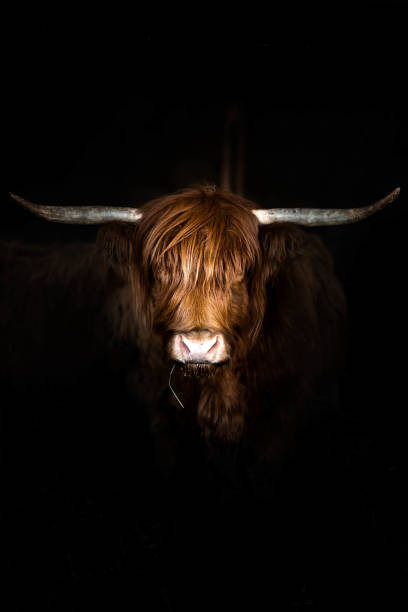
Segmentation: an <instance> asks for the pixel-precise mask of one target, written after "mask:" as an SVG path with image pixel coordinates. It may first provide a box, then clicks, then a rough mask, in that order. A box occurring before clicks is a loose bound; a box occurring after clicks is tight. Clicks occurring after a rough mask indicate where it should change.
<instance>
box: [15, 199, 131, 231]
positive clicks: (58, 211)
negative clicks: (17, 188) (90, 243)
mask: <svg viewBox="0 0 408 612" xmlns="http://www.w3.org/2000/svg"><path fill="white" fill-rule="evenodd" d="M10 196H11V197H12V198H13V200H15V201H16V202H18V203H19V204H21V205H22V206H24V208H27V209H28V210H29V211H31V212H32V213H34V214H35V215H37V216H38V217H42V218H43V219H47V221H55V222H56V223H72V224H77V225H97V224H99V223H109V222H110V221H123V222H126V223H137V222H138V221H140V219H141V218H142V212H141V211H140V210H139V209H138V208H127V207H124V206H44V205H42V204H33V203H32V202H28V201H27V200H24V199H23V198H20V196H18V195H15V194H14V193H10Z"/></svg>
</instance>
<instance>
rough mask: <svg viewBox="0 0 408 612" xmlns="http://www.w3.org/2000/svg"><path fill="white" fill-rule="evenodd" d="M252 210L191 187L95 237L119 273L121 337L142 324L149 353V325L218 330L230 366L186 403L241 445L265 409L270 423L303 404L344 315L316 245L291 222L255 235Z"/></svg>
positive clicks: (211, 430)
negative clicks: (227, 344)
mask: <svg viewBox="0 0 408 612" xmlns="http://www.w3.org/2000/svg"><path fill="white" fill-rule="evenodd" d="M253 208H256V206H255V204H253V203H252V202H249V201H248V200H245V199H243V198H240V197H238V196H236V195H233V194H231V193H228V192H224V191H221V190H219V189H217V188H215V187H213V186H199V187H197V188H191V189H186V190H183V191H181V192H178V193H175V194H172V195H169V196H165V197H163V198H159V199H157V200H153V201H151V202H149V203H147V204H146V205H145V206H144V207H143V218H142V220H141V222H140V225H139V226H138V227H137V228H135V227H132V226H126V225H122V226H120V225H119V224H115V225H113V226H112V227H111V228H110V229H109V228H104V229H103V230H101V235H100V242H101V244H103V249H104V251H105V252H108V253H109V257H110V259H111V260H114V261H116V262H117V263H119V264H120V265H119V267H120V271H121V274H122V275H125V277H126V283H125V285H124V288H123V291H122V296H124V297H123V299H122V300H120V299H119V300H118V299H117V298H118V296H116V302H115V308H116V309H118V305H120V309H119V311H118V310H117V312H116V314H117V317H116V323H115V325H116V326H117V328H121V330H122V333H125V334H128V333H129V331H130V327H131V326H132V325H133V326H134V322H135V321H141V320H143V321H144V324H143V326H142V328H140V326H139V341H140V338H141V337H142V338H143V337H144V338H148V339H147V340H146V341H145V342H144V343H143V342H142V344H144V347H145V349H146V350H147V351H149V350H151V349H152V346H153V344H152V340H151V338H153V337H154V334H155V330H157V331H158V332H159V334H165V333H166V332H168V331H169V329H170V330H182V331H188V329H190V328H191V329H192V328H200V327H202V326H203V325H205V326H206V327H207V326H210V327H214V328H216V329H220V330H222V331H223V332H224V333H226V334H227V335H228V338H229V340H230V341H231V342H232V347H233V348H232V351H231V358H230V361H229V363H228V364H227V365H225V366H222V367H219V368H215V369H214V372H213V375H212V376H209V377H205V378H202V379H199V381H198V382H197V385H200V390H199V397H198V400H197V402H198V403H194V406H192V409H193V410H195V411H196V418H197V421H198V423H199V425H200V427H201V429H202V430H203V431H204V432H205V433H206V434H207V435H210V434H211V435H215V436H216V437H219V438H223V439H235V440H236V439H239V438H240V437H241V436H242V433H243V431H244V429H245V423H248V424H250V422H251V418H252V417H251V415H252V416H253V415H255V414H257V413H259V412H262V410H263V408H262V406H264V407H265V403H266V404H268V406H266V409H268V410H275V412H276V414H275V417H274V418H275V420H276V422H279V423H281V422H282V419H283V420H285V419H286V418H288V416H287V415H288V410H289V407H290V408H291V410H292V409H295V407H296V406H299V405H301V404H302V402H303V401H304V398H305V397H306V396H307V394H308V393H310V391H311V389H312V388H313V384H314V382H315V381H316V380H317V379H318V378H319V376H320V375H321V374H322V373H323V372H324V371H326V370H327V369H328V368H329V365H330V364H331V363H332V361H333V360H332V356H333V355H335V354H336V353H337V351H336V347H337V346H338V336H339V328H340V321H341V320H342V319H343V317H344V314H345V301H344V296H343V293H342V291H341V288H340V286H339V284H338V282H337V280H336V278H335V276H334V272H333V266H332V262H331V258H330V256H329V254H328V253H327V251H326V249H325V248H324V246H323V245H322V243H321V242H320V241H319V240H318V239H317V238H315V237H313V236H312V235H311V234H309V233H306V232H305V231H303V230H301V229H300V228H298V227H297V226H294V225H290V224H286V225H278V224H276V225H272V226H266V227H263V228H259V226H258V222H257V219H256V217H255V216H254V215H253V214H252V212H251V209H253ZM125 321H127V322H128V324H129V326H128V325H125V324H124V322H125ZM148 330H150V331H148ZM146 334H147V335H146ZM149 334H150V335H149ZM163 356H164V353H163V354H162V357H163ZM155 363H156V364H157V361H156V362H155ZM162 363H163V365H165V361H162ZM176 374H177V373H176ZM175 380H176V383H177V384H178V385H179V389H180V388H181V389H183V388H184V387H183V381H182V379H180V380H179V381H178V379H177V376H176V379H175ZM180 385H181V387H180ZM186 388H187V387H186ZM181 394H182V393H181ZM266 397H267V398H268V399H267V401H266V399H265V398H266ZM183 399H185V404H186V406H187V407H188V405H189V399H188V397H186V398H183ZM284 415H286V416H284Z"/></svg>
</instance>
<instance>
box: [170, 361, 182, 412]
mask: <svg viewBox="0 0 408 612" xmlns="http://www.w3.org/2000/svg"><path fill="white" fill-rule="evenodd" d="M175 367H176V364H174V365H173V367H172V368H171V372H170V376H169V387H170V391H171V392H172V393H173V395H174V397H175V398H176V400H177V401H178V403H179V404H180V406H181V407H182V408H183V410H184V406H183V404H182V403H181V401H180V399H179V397H178V395H177V393H176V392H175V391H174V389H173V387H172V386H171V382H170V381H171V375H172V374H173V371H174V368H175Z"/></svg>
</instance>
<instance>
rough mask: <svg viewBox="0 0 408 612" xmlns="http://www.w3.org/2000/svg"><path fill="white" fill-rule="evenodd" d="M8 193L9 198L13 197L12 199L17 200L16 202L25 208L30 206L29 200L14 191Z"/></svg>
mask: <svg viewBox="0 0 408 612" xmlns="http://www.w3.org/2000/svg"><path fill="white" fill-rule="evenodd" d="M9 195H10V197H11V198H13V200H15V201H16V202H18V204H21V205H22V206H25V207H26V208H30V207H31V206H32V204H31V202H28V201H27V200H25V199H24V198H22V197H20V196H18V195H16V194H15V193H11V192H10V193H9Z"/></svg>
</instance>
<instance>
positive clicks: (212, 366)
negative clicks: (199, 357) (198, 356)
mask: <svg viewBox="0 0 408 612" xmlns="http://www.w3.org/2000/svg"><path fill="white" fill-rule="evenodd" d="M172 362H173V363H174V364H175V366H176V368H177V369H178V371H179V372H180V373H181V374H182V375H183V376H187V377H195V378H200V377H205V376H212V375H213V374H215V372H216V371H218V370H219V369H220V368H222V367H223V366H225V365H226V364H227V363H228V361H222V362H217V363H211V362H209V361H179V360H177V359H173V360H172Z"/></svg>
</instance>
